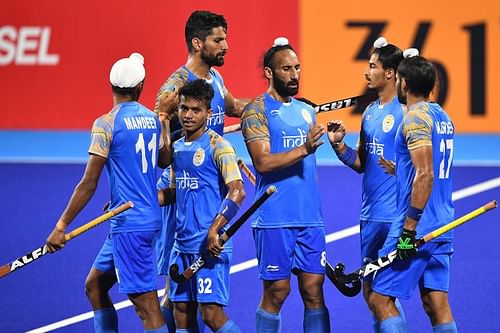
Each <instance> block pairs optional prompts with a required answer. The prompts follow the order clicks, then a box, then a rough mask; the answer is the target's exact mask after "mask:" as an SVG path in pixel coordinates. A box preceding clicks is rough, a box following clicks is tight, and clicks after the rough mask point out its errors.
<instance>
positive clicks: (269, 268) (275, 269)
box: [266, 265, 280, 272]
mask: <svg viewBox="0 0 500 333" xmlns="http://www.w3.org/2000/svg"><path fill="white" fill-rule="evenodd" d="M279 270H280V266H278V265H267V267H266V271H267V272H279Z"/></svg>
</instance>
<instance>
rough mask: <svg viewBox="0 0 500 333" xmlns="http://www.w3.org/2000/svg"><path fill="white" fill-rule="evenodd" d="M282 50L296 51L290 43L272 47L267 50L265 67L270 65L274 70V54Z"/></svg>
mask: <svg viewBox="0 0 500 333" xmlns="http://www.w3.org/2000/svg"><path fill="white" fill-rule="evenodd" d="M282 50H292V51H293V52H295V50H294V49H293V47H292V46H291V45H290V44H286V45H277V46H273V47H271V48H270V49H269V50H267V52H266V53H265V54H264V61H263V66H264V68H266V67H269V68H271V69H272V70H273V71H274V55H275V54H276V53H277V52H279V51H282Z"/></svg>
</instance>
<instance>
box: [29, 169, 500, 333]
mask: <svg viewBox="0 0 500 333" xmlns="http://www.w3.org/2000/svg"><path fill="white" fill-rule="evenodd" d="M496 187H500V177H497V178H493V179H490V180H487V181H485V182H482V183H479V184H476V185H472V186H469V187H466V188H464V189H461V190H458V191H455V192H453V194H452V200H453V201H456V200H460V199H464V198H467V197H470V196H473V195H475V194H478V193H482V192H486V191H488V190H491V189H494V188H496ZM358 233H359V225H354V226H352V227H349V228H345V229H342V230H339V231H336V232H333V233H331V234H328V235H326V243H331V242H333V241H336V240H340V239H343V238H347V237H350V236H354V235H356V234H358ZM256 266H257V259H255V258H254V259H250V260H247V261H244V262H241V263H239V264H236V265H233V266H231V269H230V274H234V273H238V272H241V271H244V270H247V269H250V268H253V267H256ZM163 294H164V291H163V289H162V290H158V297H162V296H163ZM114 306H115V309H116V310H120V309H124V308H127V307H129V306H132V303H131V302H130V301H129V300H125V301H122V302H118V303H115V304H114ZM92 317H93V312H92V311H89V312H85V313H82V314H79V315H77V316H74V317H70V318H67V319H64V320H61V321H58V322H55V323H53V324H50V325H46V326H42V327H40V328H36V329H34V330H31V331H27V332H26V333H44V332H50V331H53V330H56V329H58V328H62V327H66V326H69V325H72V324H76V323H79V322H81V321H84V320H87V319H90V318H92Z"/></svg>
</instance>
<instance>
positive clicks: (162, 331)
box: [144, 324, 168, 333]
mask: <svg viewBox="0 0 500 333" xmlns="http://www.w3.org/2000/svg"><path fill="white" fill-rule="evenodd" d="M167 330H168V329H167V324H165V325H163V326H162V327H158V328H155V329H152V330H144V333H167V332H168V331H167Z"/></svg>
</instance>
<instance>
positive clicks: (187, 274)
mask: <svg viewBox="0 0 500 333" xmlns="http://www.w3.org/2000/svg"><path fill="white" fill-rule="evenodd" d="M274 192H276V187H275V186H274V185H271V186H269V187H268V188H267V190H266V192H264V193H263V194H262V195H261V196H260V197H259V198H258V199H257V200H256V201H255V202H254V203H253V204H252V205H251V206H250V207H249V208H248V209H247V210H246V211H245V212H244V213H243V214H242V215H241V216H240V217H239V218H238V219H237V220H236V222H234V223H233V224H232V225H231V226H230V227H229V229H227V230H226V231H225V232H224V233H223V234H222V235H220V236H219V243H220V245H224V243H226V242H227V240H228V239H229V238H231V236H233V235H234V233H235V232H236V231H238V229H239V228H240V227H241V226H242V225H243V223H245V222H246V220H248V218H249V217H250V216H251V215H252V214H253V213H255V211H256V210H257V209H258V208H259V207H260V206H261V205H262V204H263V203H264V202H265V201H266V200H267V199H268V198H269V197H270V196H271V195H272V194H273V193H274ZM207 255H208V254H207ZM207 255H201V256H199V257H198V259H196V260H195V261H194V262H193V263H192V264H191V265H189V267H188V268H187V269H186V270H185V271H184V272H182V274H179V266H178V265H177V264H172V265H171V266H170V269H169V273H170V277H171V278H172V280H174V281H175V282H177V283H182V282H186V281H187V280H189V279H190V278H192V277H193V275H194V274H195V273H196V272H198V271H199V270H200V269H201V268H202V267H203V265H205V263H206V262H207Z"/></svg>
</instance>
